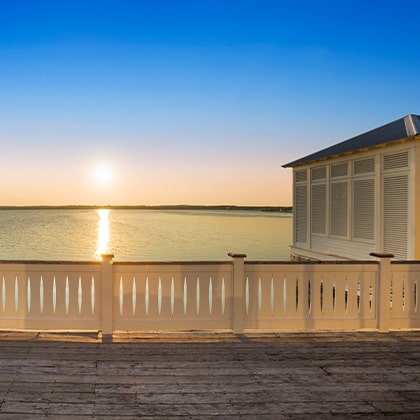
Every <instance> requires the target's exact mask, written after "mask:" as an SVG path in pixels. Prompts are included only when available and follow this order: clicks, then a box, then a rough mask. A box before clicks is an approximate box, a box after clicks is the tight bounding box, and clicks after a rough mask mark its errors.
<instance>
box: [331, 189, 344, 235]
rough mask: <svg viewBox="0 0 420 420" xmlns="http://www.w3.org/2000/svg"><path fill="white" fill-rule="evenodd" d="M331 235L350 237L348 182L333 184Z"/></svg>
mask: <svg viewBox="0 0 420 420" xmlns="http://www.w3.org/2000/svg"><path fill="white" fill-rule="evenodd" d="M330 200H331V211H330V214H331V235H336V236H348V181H339V182H332V183H331V193H330Z"/></svg>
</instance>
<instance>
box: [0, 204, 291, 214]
mask: <svg viewBox="0 0 420 420" xmlns="http://www.w3.org/2000/svg"><path fill="white" fill-rule="evenodd" d="M97 209H110V210H233V211H234V210H247V211H263V212H271V213H292V206H236V205H216V206H211V205H210V206H206V205H188V204H185V205H184V204H180V205H179V204H174V205H157V206H153V205H152V206H146V205H137V206H136V205H134V206H133V205H106V206H98V205H61V206H43V205H38V206H0V211H1V210H97Z"/></svg>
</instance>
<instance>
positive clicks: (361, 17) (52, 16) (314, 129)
mask: <svg viewBox="0 0 420 420" xmlns="http://www.w3.org/2000/svg"><path fill="white" fill-rule="evenodd" d="M419 12H420V3H419V2H417V1H412V0H407V1H403V2H401V1H390V0H382V1H376V0H372V1H369V0H363V1H359V0H352V1H322V0H317V1H312V0H302V1H299V2H292V1H283V0H153V1H152V0H137V1H136V0H100V1H95V0H71V1H67V0H60V1H56V0H26V1H25V0H0V144H1V152H0V177H1V178H0V179H1V182H0V206H11V205H17V206H21V205H64V204H73V205H77V204H92V205H106V204H114V205H136V204H138V205H159V204H207V205H216V204H236V205H275V206H277V205H290V204H291V203H292V173H291V169H284V168H282V165H283V164H285V163H288V162H290V161H292V160H294V159H297V158H300V157H302V156H305V155H307V154H309V153H312V152H314V151H317V150H320V149H322V148H324V147H327V146H330V145H332V144H334V143H337V142H339V141H343V140H346V139H348V138H350V137H353V136H355V135H357V134H360V133H362V132H364V131H367V130H370V129H373V128H375V127H378V126H380V125H383V124H386V123H388V122H391V121H393V120H396V119H398V118H401V117H403V116H405V115H407V114H410V113H411V114H420V83H419V82H418V80H419V74H420V54H419V51H418V46H419V39H420V31H419V29H418V16H419Z"/></svg>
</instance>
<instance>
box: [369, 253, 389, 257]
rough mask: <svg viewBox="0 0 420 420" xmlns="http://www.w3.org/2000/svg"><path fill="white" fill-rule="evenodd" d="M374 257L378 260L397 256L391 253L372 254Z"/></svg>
mask: <svg viewBox="0 0 420 420" xmlns="http://www.w3.org/2000/svg"><path fill="white" fill-rule="evenodd" d="M369 255H370V256H372V257H377V258H394V257H395V255H394V254H391V253H389V252H371V253H370V254H369Z"/></svg>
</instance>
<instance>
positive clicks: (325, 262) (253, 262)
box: [245, 260, 379, 265]
mask: <svg viewBox="0 0 420 420" xmlns="http://www.w3.org/2000/svg"><path fill="white" fill-rule="evenodd" d="M246 264H262V265H270V264H275V265H358V264H370V265H378V264H379V261H374V260H348V261H344V260H343V261H342V260H337V261H336V260H330V261H327V260H325V261H245V265H246Z"/></svg>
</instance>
